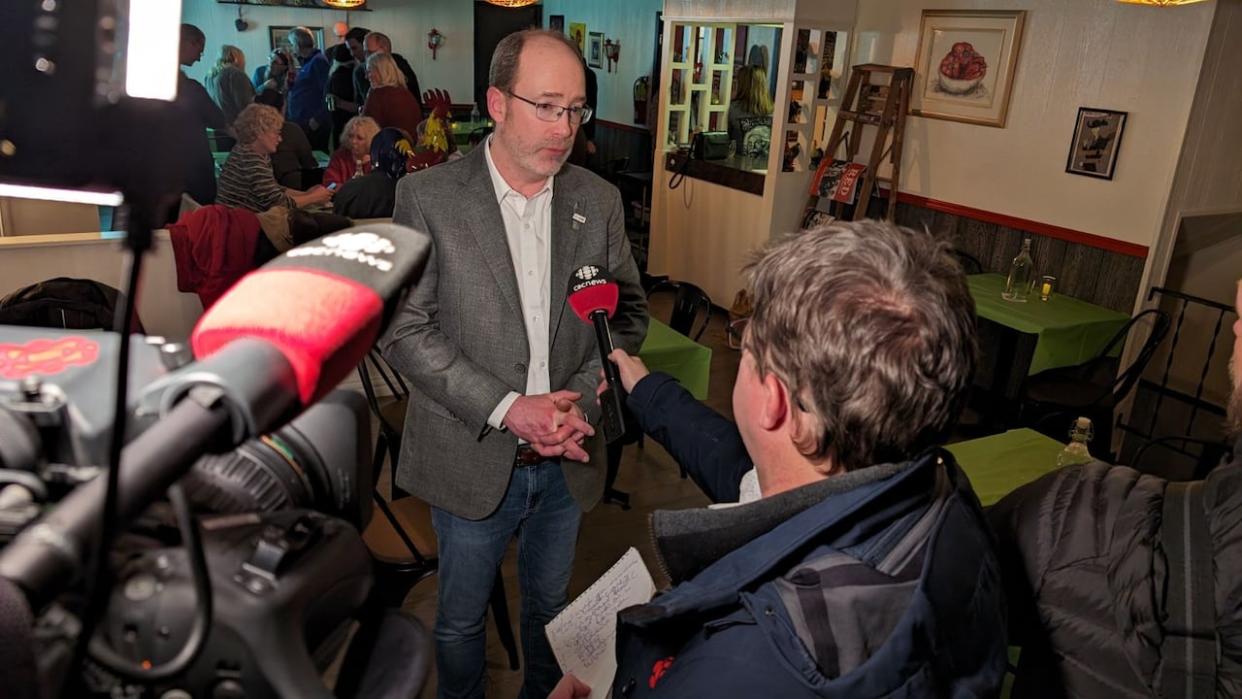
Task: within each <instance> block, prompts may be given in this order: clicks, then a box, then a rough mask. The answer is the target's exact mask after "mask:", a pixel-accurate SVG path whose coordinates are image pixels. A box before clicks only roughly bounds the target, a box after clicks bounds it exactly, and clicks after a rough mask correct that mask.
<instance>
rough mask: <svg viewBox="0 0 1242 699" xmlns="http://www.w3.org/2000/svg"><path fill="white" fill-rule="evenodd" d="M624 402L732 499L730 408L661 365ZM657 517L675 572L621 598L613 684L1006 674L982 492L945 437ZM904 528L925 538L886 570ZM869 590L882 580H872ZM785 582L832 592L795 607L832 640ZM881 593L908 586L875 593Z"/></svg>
mask: <svg viewBox="0 0 1242 699" xmlns="http://www.w3.org/2000/svg"><path fill="white" fill-rule="evenodd" d="M629 407H630V409H631V410H632V411H633V412H634V414H635V415H636V417H637V419H638V421H639V423H640V424H641V426H642V428H643V430H644V432H646V433H647V434H649V435H651V436H652V437H653V438H655V439H656V440H657V441H659V442H661V444H663V445H664V446H665V447H666V448H667V449H668V450H669V452H670V453H671V454H672V455H673V456H674V458H676V459H677V460H678V462H679V463H680V464H681V465H682V466H684V467H685V468H686V470H687V471H688V472H689V473H690V474H691V475H692V476H693V477H694V479H695V482H696V483H698V484H699V485H700V486H701V487H703V489H704V491H706V492H707V494H708V495H709V496H710V497H712V498H713V499H714V500H733V499H736V497H737V492H738V482H739V480H740V478H741V476H742V475H743V474H744V473H745V472H746V471H748V470H749V469H750V468H751V461H750V458H749V457H748V456H747V454H746V450H745V447H744V446H743V444H742V441H741V437H740V435H739V434H738V432H737V428H736V426H735V425H733V423H731V422H729V421H728V420H725V419H724V418H723V417H721V416H720V415H718V414H716V413H715V412H713V411H712V410H710V409H709V408H707V407H706V406H704V405H702V404H701V403H699V402H698V401H695V400H694V398H693V397H692V396H690V394H689V393H687V392H686V391H685V390H684V389H682V388H681V387H680V386H679V385H677V383H676V382H675V381H674V380H673V379H672V378H671V377H668V376H665V375H663V374H652V375H651V376H649V377H647V378H645V379H643V380H642V381H641V382H639V384H638V385H636V386H635V387H634V391H633V393H632V394H631V395H630V398H629ZM662 517H663V518H664V519H663V520H662V519H661V518H662ZM652 523H653V532H654V534H655V536H656V539H657V541H656V548H657V551H658V552H660V553H661V561H660V562H661V564H662V565H663V566H664V568H665V570H666V572H668V573H669V574H670V577H671V579H672V580H673V582H674V584H675V586H674V587H673V588H672V589H671V590H670V591H668V592H666V593H664V594H661V595H658V596H657V597H656V598H655V599H654V600H652V602H650V603H648V604H645V605H640V606H637V607H631V608H629V609H626V610H623V611H622V612H621V613H620V614H619V615H618V636H617V660H618V671H617V675H616V678H615V680H614V685H613V696H614V697H638V696H668V697H692V696H713V697H881V696H882V697H915V696H918V697H921V696H953V697H983V696H995V695H996V693H997V692H998V691H999V688H1000V684H1001V680H1002V677H1003V674H1004V669H1005V661H1006V658H1005V614H1004V610H1003V596H1002V591H1001V586H1000V581H999V574H998V567H997V563H996V559H995V556H994V554H993V551H992V542H991V537H990V535H989V533H988V530H987V528H986V525H985V523H984V520H983V515H982V512H981V510H980V507H979V503H978V499H977V498H976V497H975V495H974V493H973V491H971V489H970V485H969V483H968V482H967V480H966V478H965V476H964V475H963V474H962V473H961V472H960V471H959V470H958V468H957V466H956V465H955V463H954V462H953V460H952V457H951V456H950V455H949V454H948V453H947V452H944V451H942V450H932V451H929V452H927V453H924V454H922V455H920V456H919V457H917V458H915V459H914V460H913V461H911V462H908V463H905V464H882V465H877V466H874V467H871V468H866V469H860V470H857V471H853V472H850V473H847V474H844V475H842V476H838V477H834V478H830V479H827V480H824V481H821V482H819V483H815V484H811V485H808V486H804V487H803V488H798V489H795V490H793V491H789V492H786V493H781V494H778V495H775V496H772V497H766V498H762V499H761V500H759V501H757V502H754V503H750V504H746V505H740V506H737V507H734V508H728V509H725V510H713V511H685V512H683V513H656V514H655V515H653V522H652ZM696 527H697V529H696ZM918 532H923V534H921V535H919V536H913V537H912V533H918ZM911 540H916V541H918V542H920V543H919V545H918V547H917V548H914V549H911V551H910V553H909V554H907V555H908V562H907V563H904V564H903V566H904V568H903V570H902V571H898V572H896V573H895V574H894V576H895V577H892V578H890V577H888V576H886V575H885V574H883V573H881V572H880V570H879V568H881V567H882V562H883V561H887V560H889V559H891V557H892V555H893V553H894V548H895V547H900V546H902V545H903V543H902V542H908V541H911ZM696 557H698V558H699V559H700V560H697V561H696V560H693V559H695V558H696ZM824 561H831V562H833V563H832V565H837V564H838V563H839V562H842V561H844V562H845V563H846V565H844V566H842V567H837V568H831V567H828V568H825V567H823V565H822V563H823V562H824ZM825 571H827V572H826V573H825ZM809 573H815V575H808V574H809ZM831 573H836V575H835V576H834V575H832V574H831ZM870 586H874V587H870ZM872 590H876V591H880V594H881V595H888V597H883V596H881V597H868V594H869V591H872ZM791 591H792V593H791ZM860 591H861V592H860ZM790 594H793V595H795V599H805V600H809V601H810V603H812V604H811V608H813V607H814V604H815V603H818V602H819V601H821V600H823V601H825V602H826V604H827V606H826V607H825V609H826V610H835V611H833V612H831V613H827V614H825V615H822V616H816V615H814V614H812V615H811V616H809V617H806V616H805V615H804V616H802V617H800V618H801V619H802V621H803V622H804V626H805V622H806V620H807V619H821V622H820V623H819V624H817V625H816V626H817V632H818V635H819V636H823V635H825V631H824V630H825V629H828V631H827V632H826V635H827V636H828V637H832V636H833V634H835V639H834V640H835V644H836V645H832V644H829V645H826V646H825V647H819V646H818V645H817V646H816V647H814V648H808V646H807V644H806V643H805V642H803V640H802V639H801V638H800V636H799V632H798V631H797V630H796V629H797V628H798V627H797V626H796V623H797V621H798V620H796V619H795V618H794V616H795V615H794V614H791V611H790V609H789V599H790V597H789V595H790ZM783 595H784V597H783ZM894 595H896V597H894ZM876 599H881V600H883V599H901V600H904V601H903V603H902V604H900V605H895V606H894V605H890V606H889V607H887V608H885V607H882V606H881V607H876V606H874V602H875V600H876ZM842 600H844V605H843V606H833V605H834V604H837V603H841V602H842ZM869 602H870V603H872V604H871V605H869ZM795 606H797V605H795ZM842 610H844V611H842ZM804 632H805V629H804ZM851 654H852V655H853V657H854V660H853V661H849V660H848V658H847V656H849V655H851Z"/></svg>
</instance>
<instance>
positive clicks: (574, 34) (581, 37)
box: [569, 22, 587, 56]
mask: <svg viewBox="0 0 1242 699" xmlns="http://www.w3.org/2000/svg"><path fill="white" fill-rule="evenodd" d="M569 38H570V39H573V40H574V43H576V44H578V50H579V51H581V52H582V55H583V56H585V55H586V38H587V30H586V23H585V22H570V23H569Z"/></svg>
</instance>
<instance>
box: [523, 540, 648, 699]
mask: <svg viewBox="0 0 1242 699" xmlns="http://www.w3.org/2000/svg"><path fill="white" fill-rule="evenodd" d="M654 594H655V582H653V581H652V579H651V573H650V572H649V571H648V570H647V566H646V565H645V564H644V563H643V558H642V556H640V555H639V554H638V550H637V549H634V548H631V549H630V550H628V551H626V552H625V555H624V556H622V557H621V559H620V560H618V561H617V562H616V563H615V564H613V566H612V567H611V568H609V569H608V572H606V573H604V574H603V575H602V576H600V579H599V580H596V581H595V582H594V583H593V584H592V585H591V586H590V587H588V588H587V590H586V592H583V593H582V594H581V595H579V596H578V599H576V600H574V601H573V602H572V603H570V604H569V606H567V607H565V609H564V611H562V612H561V613H560V614H558V615H557V616H556V618H555V619H553V620H552V622H551V623H549V624H548V627H547V633H548V642H549V643H550V644H551V646H552V652H553V653H555V654H556V660H557V662H559V663H560V665H561V670H562V671H564V672H565V673H572V674H573V675H574V676H575V677H577V678H578V679H580V680H582V681H583V682H585V683H586V684H588V685H590V687H591V696H592V697H593V698H594V697H599V698H602V697H606V696H608V691H609V689H610V688H611V686H612V678H613V676H614V675H616V674H617V653H616V643H617V612H619V611H621V610H622V609H625V608H626V607H632V606H634V605H636V604H643V603H645V602H648V601H650V600H651V597H652V595H654Z"/></svg>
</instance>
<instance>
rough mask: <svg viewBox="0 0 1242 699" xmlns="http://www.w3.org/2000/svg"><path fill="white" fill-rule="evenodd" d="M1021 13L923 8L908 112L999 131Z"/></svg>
mask: <svg viewBox="0 0 1242 699" xmlns="http://www.w3.org/2000/svg"><path fill="white" fill-rule="evenodd" d="M1025 24H1026V11H1025V10H923V17H922V21H921V23H920V25H919V49H918V53H917V54H916V55H915V69H914V71H915V76H914V89H913V94H911V96H910V97H911V99H910V113H911V114H913V115H915V116H921V117H926V118H929V119H945V120H948V121H960V122H963V123H966V124H978V125H980V126H995V127H998V128H1004V126H1005V120H1006V119H1007V118H1008V116H1009V100H1010V97H1011V96H1012V94H1013V81H1014V74H1015V73H1016V70H1017V66H1018V58H1019V55H1020V53H1021V50H1022V29H1023V26H1024V25H1025Z"/></svg>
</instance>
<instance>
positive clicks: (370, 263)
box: [190, 224, 430, 405]
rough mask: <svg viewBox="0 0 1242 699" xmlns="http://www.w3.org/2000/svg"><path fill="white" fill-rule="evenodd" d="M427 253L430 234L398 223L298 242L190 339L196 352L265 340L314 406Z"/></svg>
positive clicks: (366, 343) (369, 341) (359, 352)
mask: <svg viewBox="0 0 1242 699" xmlns="http://www.w3.org/2000/svg"><path fill="white" fill-rule="evenodd" d="M429 251H430V239H429V238H428V237H427V236H426V235H425V234H423V233H419V232H417V231H414V230H411V229H408V228H403V227H401V226H394V225H392V224H381V225H379V226H367V227H365V228H363V227H355V228H351V229H347V230H344V231H341V232H338V233H334V234H332V235H328V236H324V237H323V238H319V239H317V240H314V241H311V242H309V243H306V244H304V245H301V246H299V247H296V248H294V249H292V250H290V251H289V252H287V253H285V254H284V255H282V256H280V257H278V258H276V259H275V260H273V261H272V262H270V263H268V264H267V265H264V266H263V267H262V268H260V269H258V270H256V271H254V272H251V273H250V274H248V275H246V276H245V277H243V278H242V279H241V280H240V281H239V282H238V283H237V284H235V285H233V287H232V288H230V289H229V290H228V291H227V292H226V293H225V294H224V296H222V297H221V298H220V300H219V301H217V302H216V303H215V304H214V305H212V307H211V308H210V309H208V310H207V312H206V313H204V314H203V317H202V318H201V319H199V322H198V324H197V325H195V327H194V332H193V333H192V334H191V336H190V345H191V347H192V349H193V350H194V356H195V357H197V358H198V359H203V358H205V357H207V356H209V355H211V354H212V353H214V352H216V351H217V350H219V349H220V348H222V347H224V346H225V345H227V344H228V343H230V342H232V341H233V340H237V339H240V338H254V339H259V340H264V341H267V342H269V343H271V344H272V345H274V346H276V347H277V348H278V349H279V350H280V351H281V353H282V354H283V355H284V356H285V358H286V359H287V360H288V361H289V363H290V365H292V367H293V370H294V373H295V375H296V377H297V384H298V397H299V399H300V400H301V401H302V404H303V405H309V404H311V403H313V402H314V401H315V400H317V399H318V398H320V397H321V396H323V395H324V394H326V393H327V392H328V391H330V390H332V389H333V388H335V387H336V385H337V384H338V383H340V382H341V380H342V379H344V378H345V377H346V376H347V375H348V374H349V373H350V372H352V371H353V370H354V368H355V367H357V366H358V363H359V362H361V361H362V360H363V359H364V358H365V357H366V354H367V352H368V351H369V350H370V349H371V347H372V346H373V345H374V344H375V341H376V339H378V337H379V334H380V332H381V331H382V330H383V329H384V326H385V324H386V322H387V321H388V319H389V318H391V315H392V312H393V311H394V309H395V308H396V306H397V304H398V303H399V302H401V301H402V300H403V299H404V297H405V292H406V291H407V290H408V288H409V287H410V285H411V284H413V283H414V282H415V281H416V280H417V277H418V275H419V274H420V273H421V271H422V266H423V263H424V262H425V261H426V259H427V254H428V252H429Z"/></svg>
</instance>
